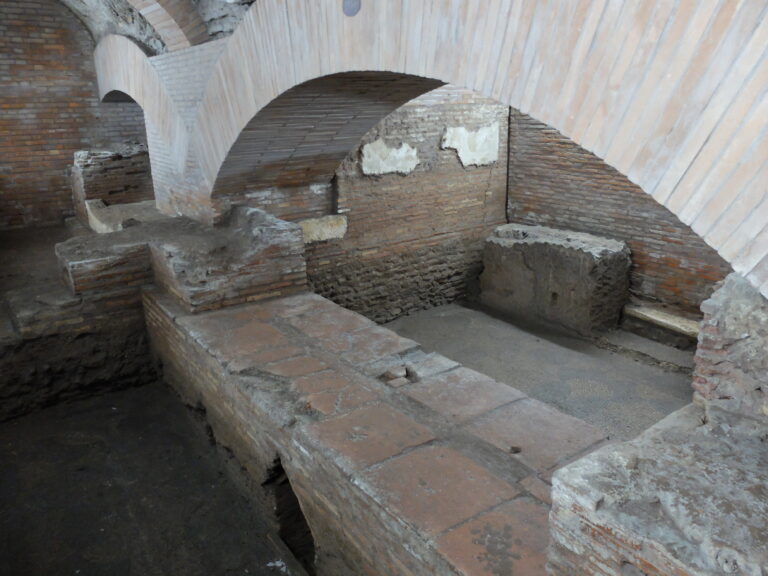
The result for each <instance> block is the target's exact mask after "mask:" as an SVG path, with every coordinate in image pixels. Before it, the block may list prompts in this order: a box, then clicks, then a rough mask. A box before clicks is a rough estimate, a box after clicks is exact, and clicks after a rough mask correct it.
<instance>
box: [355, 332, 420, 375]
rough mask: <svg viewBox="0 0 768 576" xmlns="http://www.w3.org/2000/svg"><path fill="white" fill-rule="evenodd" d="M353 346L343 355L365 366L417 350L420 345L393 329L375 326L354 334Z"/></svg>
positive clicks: (356, 363)
mask: <svg viewBox="0 0 768 576" xmlns="http://www.w3.org/2000/svg"><path fill="white" fill-rule="evenodd" d="M352 337H353V338H354V340H353V343H352V347H351V348H350V350H349V351H348V352H345V353H344V354H343V355H342V358H344V360H346V361H347V362H349V363H351V364H355V365H358V366H365V365H366V364H369V363H371V362H373V361H375V360H377V359H379V358H383V357H384V356H390V355H392V354H402V353H403V352H406V351H408V350H415V349H416V348H418V347H419V345H418V344H417V343H416V342H414V341H413V340H409V339H408V338H403V337H401V336H398V335H397V334H395V333H394V332H392V331H391V330H387V329H386V328H381V327H379V326H373V327H371V328H366V329H364V330H360V331H358V332H355V333H353V334H352Z"/></svg>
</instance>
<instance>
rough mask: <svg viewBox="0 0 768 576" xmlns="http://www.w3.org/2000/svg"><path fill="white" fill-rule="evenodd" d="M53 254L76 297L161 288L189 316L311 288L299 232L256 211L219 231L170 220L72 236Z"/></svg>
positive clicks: (236, 215) (236, 213)
mask: <svg viewBox="0 0 768 576" xmlns="http://www.w3.org/2000/svg"><path fill="white" fill-rule="evenodd" d="M56 253H57V255H58V258H59V261H60V263H61V267H62V269H63V271H64V278H65V281H66V282H67V285H68V286H69V288H70V290H71V291H72V293H73V294H76V295H83V296H85V297H87V298H95V297H98V295H99V294H100V293H102V292H104V291H117V290H122V291H125V292H126V293H128V294H131V295H132V296H133V297H134V298H137V299H138V298H139V290H140V288H141V287H142V286H144V285H147V284H151V283H157V284H159V285H160V286H163V287H164V288H165V289H167V290H168V291H170V292H171V293H173V294H174V295H175V296H177V297H178V298H179V299H180V300H181V301H182V302H184V303H185V305H186V306H187V307H188V308H189V309H190V310H207V309H212V308H218V307H222V306H230V305H233V304H237V303H242V302H249V301H253V300H262V299H264V298H270V297H275V296H281V295H286V294H293V293H295V292H297V291H302V290H304V289H306V285H307V280H306V265H305V262H304V242H303V240H302V232H301V227H300V226H298V225H297V224H291V223H288V222H284V221H282V220H279V219H277V218H275V217H273V216H271V215H269V214H266V213H265V212H263V211H261V210H258V209H255V208H244V207H239V208H236V209H235V210H233V212H232V215H231V218H230V220H229V221H228V222H227V223H226V224H225V225H223V226H221V227H219V228H216V229H214V230H211V229H209V228H206V227H204V226H202V225H200V224H198V223H196V222H192V221H190V220H188V219H186V218H167V217H166V218H165V219H164V220H162V221H154V222H149V223H145V224H142V225H139V226H132V227H129V228H127V229H125V230H122V231H120V232H114V233H112V234H103V235H91V236H84V237H80V238H73V239H71V240H69V241H67V242H64V243H62V244H59V245H57V246H56Z"/></svg>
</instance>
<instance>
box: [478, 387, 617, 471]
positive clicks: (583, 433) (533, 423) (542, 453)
mask: <svg viewBox="0 0 768 576" xmlns="http://www.w3.org/2000/svg"><path fill="white" fill-rule="evenodd" d="M467 429H468V430H469V431H471V432H472V433H473V434H474V435H476V436H477V437H478V438H481V439H482V440H485V441H486V442H489V443H490V444H493V445H494V446H496V447H497V448H498V449H499V450H501V451H503V452H505V453H507V454H512V456H513V457H514V458H518V459H520V460H521V461H522V462H523V463H525V464H527V465H528V466H530V467H532V468H534V469H535V470H537V471H542V472H543V471H546V470H550V469H552V468H553V467H554V466H556V465H557V464H559V463H562V462H565V461H566V460H568V459H569V458H572V457H573V456H575V455H576V454H578V453H580V452H582V451H584V450H586V449H587V448H589V447H590V446H592V445H594V444H596V443H598V442H600V441H602V440H604V439H605V437H606V435H605V433H604V432H603V431H601V430H599V429H598V428H595V427H594V426H591V425H590V424H587V423H586V422H584V421H582V420H579V419H578V418H574V417H573V416H568V415H567V414H563V413H562V412H560V411H559V410H555V409H554V408H551V407H550V406H548V405H546V404H544V403H542V402H539V401H538V400H533V399H531V398H526V399H524V400H520V401H519V402H515V403H513V404H510V405H509V406H504V407H502V408H499V409H498V410H495V411H494V412H493V413H492V414H488V415H486V416H484V417H481V418H479V419H477V421H475V422H473V423H471V424H469V425H468V427H467Z"/></svg>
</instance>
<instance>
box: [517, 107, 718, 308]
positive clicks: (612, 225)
mask: <svg viewBox="0 0 768 576" xmlns="http://www.w3.org/2000/svg"><path fill="white" fill-rule="evenodd" d="M509 219H510V221H513V222H522V223H526V224H540V225H544V226H551V227H553V228H565V229H570V230H576V231H579V232H590V233H593V234H598V235H601V236H606V237H609V238H615V239H617V240H623V241H625V242H626V243H627V244H628V245H629V247H630V249H631V250H632V263H633V266H632V269H631V272H630V282H631V286H630V289H631V291H632V292H633V293H635V294H637V295H639V296H642V297H647V298H651V299H654V300H659V301H660V302H662V303H666V304H670V305H673V306H679V307H681V308H683V309H686V310H689V311H692V312H693V311H697V310H698V308H699V305H700V304H701V302H702V301H703V300H704V299H706V298H707V297H708V296H709V295H710V294H711V292H712V288H713V285H714V284H715V282H717V281H719V280H721V279H722V278H723V277H725V275H726V274H728V272H729V271H730V267H729V266H728V264H727V263H726V262H725V261H724V260H723V259H722V258H720V256H719V255H718V254H717V253H716V252H715V251H714V250H713V249H712V248H710V247H709V246H707V245H706V244H705V243H704V241H703V240H702V239H701V238H699V237H698V236H697V235H696V234H695V233H693V232H692V231H691V229H690V228H689V227H688V226H686V225H684V224H683V223H682V222H680V221H679V220H678V219H677V217H676V216H675V215H674V214H672V213H671V212H670V211H669V210H667V209H666V208H664V207H663V206H661V205H660V204H658V203H657V202H656V201H655V200H654V199H653V198H651V197H650V196H648V195H647V194H645V193H644V192H643V191H642V190H641V189H640V188H639V187H638V186H636V185H635V184H633V183H631V182H630V181H629V180H628V179H627V178H626V177H624V176H623V175H622V174H620V173H619V172H618V171H616V170H614V169H613V168H611V167H610V166H608V165H607V164H605V163H604V162H603V161H602V160H600V159H599V158H598V157H597V156H595V155H594V154H591V153H590V152H588V151H587V150H584V149H583V148H581V147H579V146H578V145H577V144H575V143H573V142H572V141H570V140H569V139H568V138H566V137H565V136H563V135H561V134H560V133H559V132H557V130H555V129H553V128H550V127H548V126H546V125H545V124H542V123H540V122H538V121H536V120H534V119H533V118H531V117H530V116H527V115H525V114H522V113H520V112H517V111H515V110H513V111H512V115H511V116H510V160H509Z"/></svg>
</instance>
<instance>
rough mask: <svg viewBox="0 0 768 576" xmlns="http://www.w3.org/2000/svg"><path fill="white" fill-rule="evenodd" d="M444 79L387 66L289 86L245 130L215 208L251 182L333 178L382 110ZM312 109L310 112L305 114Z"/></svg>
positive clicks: (220, 181)
mask: <svg viewBox="0 0 768 576" xmlns="http://www.w3.org/2000/svg"><path fill="white" fill-rule="evenodd" d="M440 85H442V83H441V82H439V81H435V80H429V79H426V78H420V77H415V76H406V75H403V74H392V73H384V72H347V73H342V74H334V75H331V76H324V77H322V78H317V79H315V80H310V81H309V82H305V83H303V84H300V85H298V86H295V87H294V88H291V89H290V90H288V91H287V92H285V93H284V94H281V95H280V96H279V97H278V98H276V99H275V100H273V101H272V102H270V103H269V104H268V105H267V106H265V107H264V108H262V109H261V110H260V111H259V112H258V113H257V114H256V116H254V117H253V118H252V119H251V120H250V121H249V122H248V124H247V125H246V126H245V128H244V129H243V130H242V132H241V133H240V135H239V136H238V138H237V141H236V142H235V143H234V144H233V146H232V149H231V150H230V151H229V153H228V154H227V158H226V160H225V161H224V163H223V164H222V166H221V168H220V169H219V172H218V174H217V178H216V181H215V183H214V186H213V190H212V195H213V197H214V210H215V212H216V213H217V214H218V213H224V212H225V211H226V210H227V203H226V200H225V198H223V197H227V196H231V195H233V194H235V195H236V194H239V193H241V192H242V191H243V190H247V189H264V188H270V187H273V186H280V187H289V188H290V187H294V186H301V185H306V184H314V183H326V182H330V181H331V179H332V178H333V176H334V174H335V172H336V169H337V168H338V166H339V164H340V163H341V161H342V160H343V159H344V158H345V157H346V156H347V155H348V154H349V151H350V150H351V149H352V148H354V147H355V145H356V144H357V143H358V142H359V141H360V139H361V138H362V137H363V136H364V135H365V134H366V133H367V132H368V131H369V130H370V129H371V128H373V127H374V126H375V125H376V124H377V123H378V122H379V121H380V120H381V119H382V118H383V117H385V116H387V115H389V114H390V113H391V112H393V111H395V110H396V109H397V108H399V107H400V106H402V105H403V104H405V103H406V102H408V101H410V100H413V99H414V98H415V97H417V96H419V95H421V94H424V93H425V92H429V91H430V90H433V89H435V88H437V87H438V86H440ZM307 110H311V118H310V119H308V118H307V114H306V113H307Z"/></svg>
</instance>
